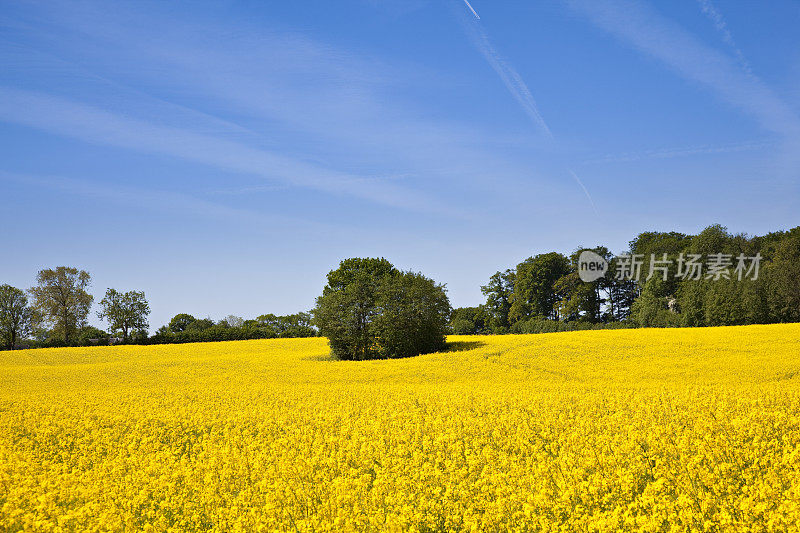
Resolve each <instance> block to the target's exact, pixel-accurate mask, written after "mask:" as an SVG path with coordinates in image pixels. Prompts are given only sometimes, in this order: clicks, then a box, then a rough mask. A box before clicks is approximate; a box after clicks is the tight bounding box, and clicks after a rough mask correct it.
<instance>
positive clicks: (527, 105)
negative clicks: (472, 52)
mask: <svg viewBox="0 0 800 533" xmlns="http://www.w3.org/2000/svg"><path fill="white" fill-rule="evenodd" d="M464 4H466V6H467V7H468V8H469V10H470V11H471V12H472V14H473V15H475V18H476V19H477V20H480V18H481V17H479V16H478V13H476V12H475V10H474V9H473V8H472V6H471V5H470V3H469V1H468V0H464ZM464 25H465V27H466V29H467V33H468V34H469V36H470V38H471V39H472V42H473V44H474V45H475V47H476V48H477V49H478V51H479V52H480V53H481V54H483V57H484V58H485V59H486V61H487V62H488V63H489V65H490V66H491V67H492V69H494V71H495V72H496V73H497V75H498V76H500V79H501V80H502V81H503V84H504V85H505V86H506V89H508V92H509V93H511V96H513V97H514V99H515V100H516V101H517V103H519V105H520V106H521V107H522V109H523V110H524V111H525V113H526V114H527V115H528V117H529V118H530V119H531V121H533V123H534V124H535V125H536V126H537V127H538V128H539V129H540V130H541V131H543V132H544V133H545V135H547V137H548V138H549V139H553V138H554V137H553V132H551V131H550V128H549V127H548V125H547V122H545V121H544V118H542V115H541V114H540V113H539V108H538V107H537V106H536V101H535V100H534V99H533V95H532V94H531V91H530V89H528V86H527V84H526V83H525V80H523V79H522V76H520V75H519V72H517V70H516V69H515V68H514V67H513V66H511V64H510V63H508V61H506V60H505V59H503V57H502V56H500V54H499V53H498V52H497V50H495V48H494V46H492V43H491V41H489V36H488V35H487V34H486V32H485V31H484V30H483V28H482V27H481V25H480V24H479V23H478V22H476V21H473V22H472V23H470V22H468V21H466V20H465V21H464ZM567 170H568V171H569V173H570V174H572V177H573V178H575V181H576V182H577V183H578V185H579V186H580V188H581V189H583V192H584V194H586V197H587V198H588V199H589V203H591V204H592V209H594V212H595V213H597V214H598V215H599V213H598V211H597V207H596V206H595V204H594V200H593V199H592V195H591V194H589V190H588V189H587V188H586V186H584V184H583V182H582V181H581V180H580V178H578V175H577V174H575V172H574V171H573V170H572V169H571V168H568V169H567Z"/></svg>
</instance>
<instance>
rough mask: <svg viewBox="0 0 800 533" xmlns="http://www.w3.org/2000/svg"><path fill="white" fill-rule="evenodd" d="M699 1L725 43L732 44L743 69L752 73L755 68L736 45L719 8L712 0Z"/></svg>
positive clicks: (701, 8)
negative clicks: (752, 67)
mask: <svg viewBox="0 0 800 533" xmlns="http://www.w3.org/2000/svg"><path fill="white" fill-rule="evenodd" d="M697 2H698V3H699V4H700V11H702V12H703V14H704V15H706V16H707V17H708V18H709V19H710V20H711V22H713V23H714V27H715V28H717V31H718V32H719V33H720V35H721V36H722V40H723V41H725V44H727V45H728V46H730V47H731V49H732V50H733V53H734V54H736V59H737V60H738V61H739V64H740V65H741V67H742V70H744V71H745V72H746V73H747V74H749V75H752V74H753V70H752V69H751V68H750V63H748V62H747V59H746V58H745V57H744V54H743V53H742V51H741V50H740V49H739V47H738V46H736V41H734V40H733V35H732V34H731V32H730V30H729V29H728V24H727V23H726V22H725V19H724V18H723V17H722V14H721V13H720V12H719V11H717V8H715V7H714V4H712V3H711V0H697Z"/></svg>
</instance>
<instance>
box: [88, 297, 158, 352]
mask: <svg viewBox="0 0 800 533" xmlns="http://www.w3.org/2000/svg"><path fill="white" fill-rule="evenodd" d="M100 307H101V309H102V310H101V311H100V312H99V313H97V317H98V318H99V319H101V320H103V319H106V320H108V328H109V331H110V332H112V333H113V332H115V331H122V338H123V339H125V340H128V339H129V337H130V334H131V332H134V331H137V332H138V331H146V330H147V328H148V327H149V324H148V323H147V315H149V314H150V305H149V304H148V303H147V300H146V299H145V297H144V292H140V291H128V292H117V291H116V290H114V289H108V290H107V291H106V295H105V297H104V298H103V299H102V300H101V301H100Z"/></svg>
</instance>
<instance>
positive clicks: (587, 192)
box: [567, 168, 600, 215]
mask: <svg viewBox="0 0 800 533" xmlns="http://www.w3.org/2000/svg"><path fill="white" fill-rule="evenodd" d="M567 170H569V173H570V174H572V177H573V178H575V181H577V182H578V185H580V186H581V189H583V192H584V193H586V198H588V199H589V203H590V204H592V209H594V212H595V214H596V215H600V212H599V211H598V210H597V206H596V205H594V200H592V195H591V194H589V189H587V188H586V186H585V185H584V184H583V182H582V181H581V179H580V178H579V177H578V175H577V174H575V171H574V170H572V169H571V168H569V169H567Z"/></svg>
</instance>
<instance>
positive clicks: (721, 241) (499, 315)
mask: <svg viewBox="0 0 800 533" xmlns="http://www.w3.org/2000/svg"><path fill="white" fill-rule="evenodd" d="M584 250H591V251H593V252H595V253H596V254H597V255H598V256H600V257H602V258H604V259H605V260H606V262H607V263H608V272H607V273H606V275H605V276H603V277H601V278H600V279H597V280H596V281H591V282H585V281H582V280H581V277H580V267H581V265H580V264H579V258H580V256H581V252H583V251H584ZM637 273H638V276H637V275H636V274H637ZM481 291H482V292H483V294H484V295H485V296H486V301H485V303H483V304H482V305H479V306H477V307H462V308H457V309H454V310H453V312H452V314H451V319H450V328H451V330H452V331H453V332H454V333H457V334H486V333H495V334H499V333H545V332H555V331H572V330H578V329H602V328H625V327H681V326H726V325H740V324H766V323H775V322H800V227H796V228H794V229H791V230H789V231H779V232H774V233H769V234H767V235H764V236H755V237H750V236H747V235H744V234H739V235H732V234H730V233H729V232H728V231H727V229H726V228H724V227H722V226H719V225H714V226H709V227H708V228H706V229H705V230H703V231H702V232H700V233H699V234H698V235H686V234H683V233H678V232H644V233H640V234H639V235H638V236H637V237H636V238H634V239H633V240H632V241H630V243H629V249H628V250H626V251H625V252H623V253H620V254H618V255H614V254H612V253H610V252H609V250H608V248H606V247H604V246H597V247H594V248H579V249H577V250H576V251H575V252H574V253H572V254H571V255H569V256H566V255H563V254H561V253H558V252H550V253H544V254H539V255H536V256H533V257H529V258H528V259H525V260H524V261H522V262H521V263H519V264H518V265H517V266H516V267H515V268H510V269H507V270H503V271H499V272H497V273H495V274H494V275H493V276H491V278H490V279H489V282H488V283H487V284H486V285H484V286H482V287H481Z"/></svg>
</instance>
